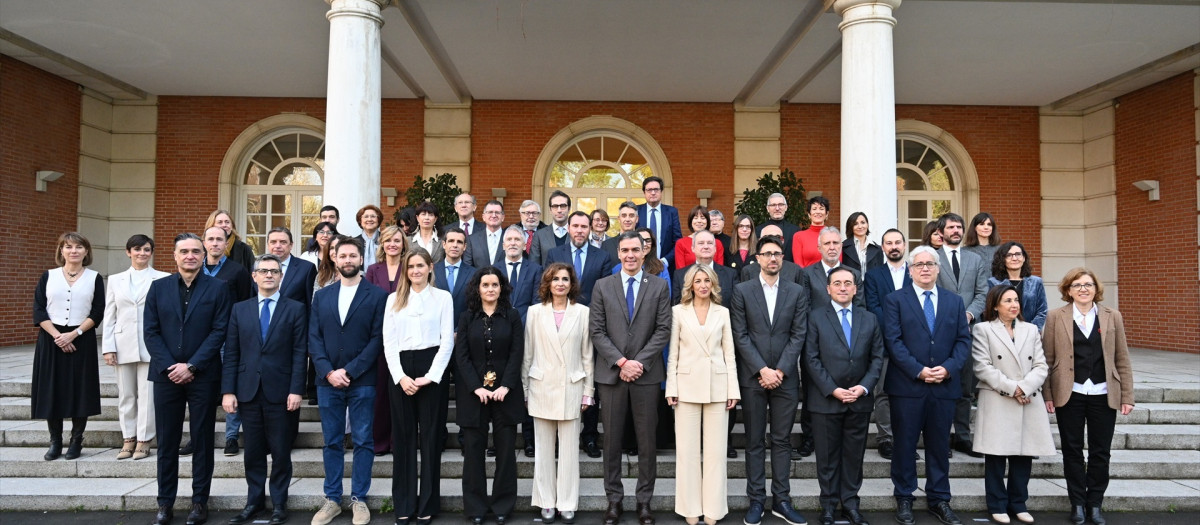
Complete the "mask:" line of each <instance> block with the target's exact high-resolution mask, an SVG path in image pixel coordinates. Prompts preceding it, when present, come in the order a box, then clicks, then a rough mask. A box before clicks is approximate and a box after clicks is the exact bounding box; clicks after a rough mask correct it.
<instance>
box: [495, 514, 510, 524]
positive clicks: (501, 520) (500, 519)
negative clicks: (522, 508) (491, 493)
mask: <svg viewBox="0 0 1200 525" xmlns="http://www.w3.org/2000/svg"><path fill="white" fill-rule="evenodd" d="M496 523H497V524H499V525H504V524H506V523H508V516H505V515H503V514H497V515H496Z"/></svg>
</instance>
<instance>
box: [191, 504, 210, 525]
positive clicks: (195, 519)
mask: <svg viewBox="0 0 1200 525" xmlns="http://www.w3.org/2000/svg"><path fill="white" fill-rule="evenodd" d="M206 521H208V505H205V504H203V503H193V504H192V511H191V512H189V513H188V517H187V525H200V524H202V523H204V522H206Z"/></svg>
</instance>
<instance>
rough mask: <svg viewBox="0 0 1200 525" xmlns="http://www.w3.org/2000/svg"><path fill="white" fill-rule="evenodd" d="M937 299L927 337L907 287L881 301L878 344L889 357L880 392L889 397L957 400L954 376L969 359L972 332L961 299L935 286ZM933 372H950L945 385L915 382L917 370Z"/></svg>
mask: <svg viewBox="0 0 1200 525" xmlns="http://www.w3.org/2000/svg"><path fill="white" fill-rule="evenodd" d="M937 294H938V299H937V312H936V315H935V316H934V321H933V333H932V334H931V333H930V332H929V324H928V323H926V322H925V311H924V309H923V307H922V306H921V305H922V303H921V300H919V299H917V293H916V291H914V290H913V287H912V286H908V287H905V288H901V289H899V290H897V291H896V292H895V293H893V294H891V295H888V296H887V297H886V298H885V299H884V301H883V339H884V343H885V344H886V345H887V349H888V357H889V361H888V371H887V376H886V379H885V380H884V385H883V386H884V389H886V390H887V393H888V395H889V396H900V397H924V396H926V395H932V396H934V397H937V398H939V399H958V398H959V397H961V396H962V385H961V384H960V382H959V377H958V374H959V373H961V371H962V369H963V364H964V363H966V361H967V358H969V357H970V356H971V331H970V329H969V328H968V326H967V316H966V314H964V313H963V312H964V308H963V301H962V299H961V298H960V297H959V296H958V295H957V294H955V293H953V292H951V291H950V290H947V289H945V288H942V287H940V286H939V287H938V290H937ZM937 366H942V367H945V368H946V371H947V372H949V374H950V375H949V377H947V378H946V380H945V381H942V382H941V383H926V382H925V381H922V380H920V379H918V378H917V376H919V375H920V374H921V369H922V368H924V367H929V368H933V367H937Z"/></svg>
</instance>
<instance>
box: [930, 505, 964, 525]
mask: <svg viewBox="0 0 1200 525" xmlns="http://www.w3.org/2000/svg"><path fill="white" fill-rule="evenodd" d="M929 513H930V514H933V516H934V517H935V518H937V519H938V521H940V522H942V523H945V524H946V525H962V520H960V519H958V515H957V514H955V513H954V509H951V508H950V504H949V503H947V502H945V501H939V502H937V503H934V504H933V505H930V506H929Z"/></svg>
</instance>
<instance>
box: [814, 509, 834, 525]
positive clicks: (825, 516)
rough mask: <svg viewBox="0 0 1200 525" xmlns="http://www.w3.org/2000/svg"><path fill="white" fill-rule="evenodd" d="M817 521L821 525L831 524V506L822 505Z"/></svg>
mask: <svg viewBox="0 0 1200 525" xmlns="http://www.w3.org/2000/svg"><path fill="white" fill-rule="evenodd" d="M817 522H818V523H820V524H821V525H833V507H822V508H821V516H820V517H818V518H817Z"/></svg>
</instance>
